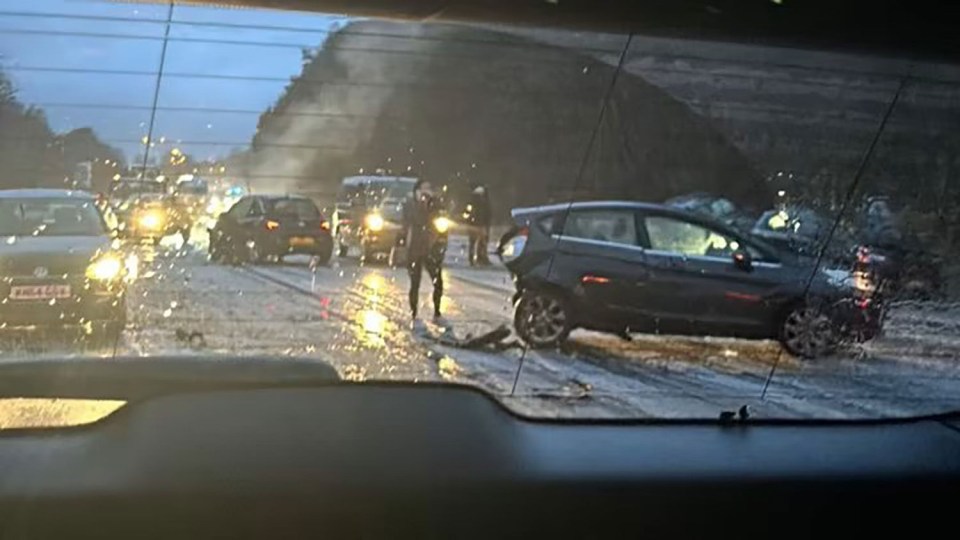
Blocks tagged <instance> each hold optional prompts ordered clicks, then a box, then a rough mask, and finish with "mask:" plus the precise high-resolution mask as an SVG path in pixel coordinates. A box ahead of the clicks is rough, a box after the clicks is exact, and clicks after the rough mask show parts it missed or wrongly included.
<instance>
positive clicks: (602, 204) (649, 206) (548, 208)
mask: <svg viewBox="0 0 960 540" xmlns="http://www.w3.org/2000/svg"><path fill="white" fill-rule="evenodd" d="M611 207H616V208H631V209H635V210H657V211H660V210H662V211H665V212H672V213H678V214H683V215H685V216H688V215H690V213H689V212H685V211H683V210H678V209H677V208H674V207H672V206H667V205H664V204H657V203H648V202H640V201H577V202H565V203H557V204H548V205H544V206H531V207H527V208H515V209H514V212H520V213H527V212H537V213H540V212H553V211H556V210H566V209H568V208H570V209H582V208H588V209H589V208H611Z"/></svg>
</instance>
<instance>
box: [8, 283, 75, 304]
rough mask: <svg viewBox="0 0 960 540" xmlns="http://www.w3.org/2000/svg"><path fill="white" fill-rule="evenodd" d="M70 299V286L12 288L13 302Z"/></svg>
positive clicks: (22, 286)
mask: <svg viewBox="0 0 960 540" xmlns="http://www.w3.org/2000/svg"><path fill="white" fill-rule="evenodd" d="M51 298H70V286H69V285H17V286H14V287H10V299H11V300H50V299H51Z"/></svg>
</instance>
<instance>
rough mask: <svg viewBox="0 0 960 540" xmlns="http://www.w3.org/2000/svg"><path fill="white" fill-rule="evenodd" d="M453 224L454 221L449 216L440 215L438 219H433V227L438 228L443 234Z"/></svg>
mask: <svg viewBox="0 0 960 540" xmlns="http://www.w3.org/2000/svg"><path fill="white" fill-rule="evenodd" d="M452 226H453V222H452V221H450V219H449V218H445V217H443V216H440V217H438V218H437V219H434V220H433V227H434V228H435V229H437V232H438V233H441V234H443V233H445V232H447V231H449V230H450V227H452Z"/></svg>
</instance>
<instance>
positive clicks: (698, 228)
mask: <svg viewBox="0 0 960 540" xmlns="http://www.w3.org/2000/svg"><path fill="white" fill-rule="evenodd" d="M643 222H644V226H645V227H646V229H647V237H648V238H649V240H650V249H653V250H657V251H667V252H670V253H677V254H680V255H699V256H706V257H724V258H726V257H730V256H731V255H733V252H734V251H736V250H738V249H740V243H739V242H738V241H737V240H736V239H734V238H731V237H728V236H726V235H724V234H721V233H719V232H717V231H715V230H713V229H710V228H707V227H704V226H702V225H699V224H696V223H690V222H688V221H683V220H680V219H675V218H671V217H665V216H647V217H646V218H644V220H643ZM747 249H750V251H751V255H758V254H757V253H753V251H754V250H753V249H751V248H750V247H749V246H747Z"/></svg>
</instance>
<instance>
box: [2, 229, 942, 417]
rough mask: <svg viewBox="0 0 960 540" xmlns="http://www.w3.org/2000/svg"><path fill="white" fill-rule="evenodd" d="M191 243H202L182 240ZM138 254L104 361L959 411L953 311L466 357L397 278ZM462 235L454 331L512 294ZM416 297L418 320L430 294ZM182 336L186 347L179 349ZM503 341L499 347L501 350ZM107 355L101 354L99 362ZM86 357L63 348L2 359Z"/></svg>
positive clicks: (770, 407)
mask: <svg viewBox="0 0 960 540" xmlns="http://www.w3.org/2000/svg"><path fill="white" fill-rule="evenodd" d="M194 241H198V242H202V238H200V239H199V240H196V239H195V240H194ZM178 244H179V241H178V239H176V238H174V239H167V240H165V241H164V243H163V244H162V245H161V246H159V247H158V248H152V247H142V248H140V250H141V259H142V260H141V271H140V277H139V279H138V280H137V281H136V282H135V284H134V285H133V286H132V289H131V293H130V297H129V300H128V309H129V324H128V327H127V329H126V331H125V333H124V336H123V338H122V340H121V342H120V343H119V346H118V347H117V350H116V354H118V355H133V356H153V355H161V354H163V355H170V354H178V355H216V356H222V357H223V359H224V361H229V359H230V357H231V356H256V355H270V356H280V357H298V358H311V359H317V360H322V361H326V362H328V363H330V364H331V365H333V366H334V367H335V368H336V369H337V371H338V372H339V373H340V374H341V376H342V377H343V378H345V379H349V380H354V381H365V380H384V379H386V380H403V381H449V382H457V383H463V384H468V385H473V386H478V387H480V388H483V389H484V390H486V391H488V392H490V393H492V394H493V395H495V396H496V397H497V398H498V400H500V401H501V402H503V403H504V404H506V405H507V406H508V407H510V408H511V409H514V410H516V411H518V412H520V413H523V414H528V415H531V416H538V417H544V416H548V417H591V418H597V417H603V418H609V417H615V418H637V417H669V418H678V417H702V418H716V417H718V416H719V415H720V413H721V412H722V411H728V410H736V409H738V408H739V407H740V406H742V405H748V406H749V408H750V411H751V412H752V414H753V415H754V416H758V417H818V418H843V417H865V416H866V417H878V416H887V415H898V416H902V415H912V414H925V413H935V412H942V411H946V410H950V409H960V391H958V390H960V339H957V338H956V337H954V336H957V335H958V333H957V329H958V328H960V307H956V306H952V305H935V306H927V305H904V306H900V307H898V308H897V309H896V310H894V312H893V314H892V315H891V318H890V323H889V324H888V329H887V332H886V335H885V336H884V337H883V338H882V339H878V340H876V341H875V342H873V343H870V344H866V345H864V346H861V347H857V348H855V349H852V350H847V351H843V352H842V353H841V354H838V355H837V356H836V357H834V358H829V359H822V360H818V361H815V362H811V361H801V360H798V359H795V358H793V357H791V356H790V355H789V354H787V353H785V352H783V351H782V350H781V348H780V346H779V345H778V344H777V343H776V342H772V341H748V340H736V339H718V338H690V337H678V336H661V335H635V336H634V340H633V341H631V342H627V341H624V340H621V339H619V338H617V337H612V336H606V335H602V334H596V333H590V332H575V333H574V334H573V336H572V339H571V341H570V342H569V344H568V345H567V346H565V347H564V348H563V349H562V350H549V351H533V350H525V349H524V348H523V347H522V346H519V345H518V344H517V345H516V346H513V347H508V348H506V349H504V350H483V351H477V350H467V349H463V348H459V347H454V346H449V345H445V344H443V343H442V342H440V341H437V340H435V339H432V338H431V337H429V336H425V335H423V334H419V333H416V332H413V331H412V330H411V325H410V317H409V314H408V309H407V285H408V278H407V275H406V272H405V270H403V269H395V268H390V267H389V266H387V265H386V264H377V263H373V264H361V263H360V261H359V260H358V259H357V258H355V257H345V258H339V259H338V258H334V260H333V261H332V262H331V263H330V265H329V266H325V267H320V268H317V269H316V271H312V270H311V268H310V267H309V264H308V259H307V258H306V257H291V258H290V260H288V261H286V262H284V263H282V264H265V265H256V266H249V265H248V266H227V265H221V264H215V263H211V262H209V261H208V260H207V257H206V254H205V251H204V250H203V246H202V244H198V245H193V246H179V245H178ZM463 244H464V243H463V242H462V240H459V239H454V240H453V241H452V243H451V248H450V250H449V251H448V258H447V268H446V270H445V274H444V275H445V281H446V283H447V290H446V294H445V296H444V301H443V306H444V313H445V316H446V318H447V320H448V322H449V323H450V326H451V327H452V331H453V333H454V334H455V335H457V336H458V337H464V336H467V335H477V334H480V333H482V332H485V331H488V330H491V329H493V328H495V327H497V326H498V325H502V324H508V325H509V324H510V320H511V317H512V307H511V306H510V296H511V295H512V292H513V288H512V282H511V281H510V278H509V275H508V274H507V273H506V272H505V271H504V270H503V269H502V268H500V267H497V266H494V267H490V268H483V269H474V268H470V267H469V266H468V265H467V264H466V263H465V260H466V257H465V248H464V245H463ZM428 281H429V280H427V279H425V280H424V283H423V289H422V291H421V301H422V302H423V307H422V308H421V312H422V313H430V312H431V309H430V307H429V302H430V284H429V282H428ZM190 334H193V335H194V337H193V338H192V339H183V337H184V336H185V335H190ZM509 341H511V340H508V342H509ZM113 353H114V351H112V350H111V351H99V352H97V354H100V355H103V356H109V355H110V354H113ZM24 354H30V355H52V356H63V355H64V354H89V352H79V353H78V352H76V351H72V350H70V347H69V345H67V346H66V348H62V349H57V348H56V347H52V348H50V347H48V348H45V349H44V350H36V349H31V350H28V351H24V350H9V349H7V350H0V357H5V358H8V359H9V358H17V357H22V356H24Z"/></svg>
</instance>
